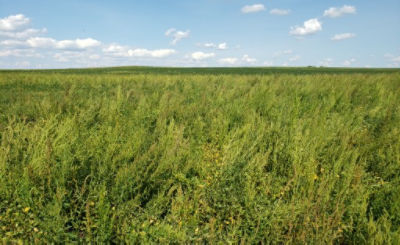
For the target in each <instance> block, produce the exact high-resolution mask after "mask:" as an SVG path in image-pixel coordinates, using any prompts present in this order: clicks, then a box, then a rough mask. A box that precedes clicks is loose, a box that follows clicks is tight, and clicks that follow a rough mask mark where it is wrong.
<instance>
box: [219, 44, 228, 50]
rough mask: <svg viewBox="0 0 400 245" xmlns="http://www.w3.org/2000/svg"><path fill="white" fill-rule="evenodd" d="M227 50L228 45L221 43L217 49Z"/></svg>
mask: <svg viewBox="0 0 400 245" xmlns="http://www.w3.org/2000/svg"><path fill="white" fill-rule="evenodd" d="M227 48H228V45H227V44H226V43H220V44H218V47H217V49H219V50H225V49H227Z"/></svg>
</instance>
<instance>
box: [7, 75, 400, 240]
mask: <svg viewBox="0 0 400 245" xmlns="http://www.w3.org/2000/svg"><path fill="white" fill-rule="evenodd" d="M138 69H139V71H138ZM140 69H144V70H145V71H143V70H140ZM171 69H172V70H171ZM253 69H255V70H252V69H244V68H241V69H237V70H235V69H232V70H229V69H227V68H225V69H221V70H216V69H214V70H207V69H200V70H196V69H193V68H188V69H186V70H185V69H182V70H179V69H176V68H154V70H153V71H152V70H151V69H150V68H109V69H86V70H52V71H51V70H50V71H34V72H33V71H1V72H0V237H2V239H3V242H19V241H22V242H29V243H32V242H36V243H71V242H85V243H89V242H93V243H111V242H113V243H167V242H168V243H204V242H208V243H212V244H214V243H245V244H247V243H260V242H263V243H293V244H298V243H311V244H316V243H319V244H320V243H323V244H325V243H328V244H332V243H335V244H399V243H400V123H399V122H400V106H399V105H400V71H399V70H395V69H393V70H384V69H382V70H365V69H364V70H363V69H361V70H350V69H347V70H346V69H345V70H343V69H342V70H340V69H338V70H335V69H333V70H329V69H327V68H297V70H296V69H293V70H290V69H285V68H281V69H278V68H277V70H274V69H265V68H253ZM262 69H264V70H262ZM307 69H311V70H312V71H310V70H307ZM318 69H322V70H318ZM161 70H162V71H161ZM304 70H305V71H307V72H303V71H304ZM141 71H142V72H141ZM252 71H254V72H253V73H252Z"/></svg>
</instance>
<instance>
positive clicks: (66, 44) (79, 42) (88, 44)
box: [56, 38, 101, 49]
mask: <svg viewBox="0 0 400 245" xmlns="http://www.w3.org/2000/svg"><path fill="white" fill-rule="evenodd" d="M100 44H101V42H99V41H97V40H95V39H93V38H85V39H79V38H78V39H75V40H62V41H58V42H57V44H56V48H58V49H87V48H92V47H97V46H100Z"/></svg>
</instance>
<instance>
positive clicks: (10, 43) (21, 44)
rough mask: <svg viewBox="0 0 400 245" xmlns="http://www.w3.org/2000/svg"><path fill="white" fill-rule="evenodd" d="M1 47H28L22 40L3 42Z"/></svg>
mask: <svg viewBox="0 0 400 245" xmlns="http://www.w3.org/2000/svg"><path fill="white" fill-rule="evenodd" d="M0 45H1V46H10V47H26V41H20V40H12V39H11V40H3V41H0Z"/></svg>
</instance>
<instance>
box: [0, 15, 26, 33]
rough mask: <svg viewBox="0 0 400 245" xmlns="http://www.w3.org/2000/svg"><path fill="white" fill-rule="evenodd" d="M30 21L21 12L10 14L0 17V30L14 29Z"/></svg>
mask: <svg viewBox="0 0 400 245" xmlns="http://www.w3.org/2000/svg"><path fill="white" fill-rule="evenodd" d="M29 23H30V19H29V18H27V17H25V16H24V15H23V14H17V15H10V16H8V17H5V18H2V19H0V30H1V31H15V30H17V29H19V28H21V27H23V26H25V25H27V24H29Z"/></svg>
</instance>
